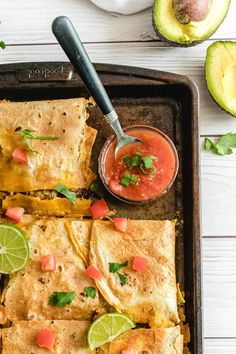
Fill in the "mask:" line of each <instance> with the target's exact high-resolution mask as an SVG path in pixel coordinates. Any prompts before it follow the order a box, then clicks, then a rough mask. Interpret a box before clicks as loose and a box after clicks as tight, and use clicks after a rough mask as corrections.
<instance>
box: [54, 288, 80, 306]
mask: <svg viewBox="0 0 236 354" xmlns="http://www.w3.org/2000/svg"><path fill="white" fill-rule="evenodd" d="M75 295H76V292H75V291H70V292H65V291H61V292H60V291H54V292H53V294H52V295H51V296H50V299H49V303H50V305H53V306H56V307H65V306H66V305H70V304H71V302H72V301H73V300H74V298H75Z"/></svg>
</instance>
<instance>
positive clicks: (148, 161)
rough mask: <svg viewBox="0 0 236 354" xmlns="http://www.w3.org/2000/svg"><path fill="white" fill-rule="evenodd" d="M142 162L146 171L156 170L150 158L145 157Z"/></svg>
mask: <svg viewBox="0 0 236 354" xmlns="http://www.w3.org/2000/svg"><path fill="white" fill-rule="evenodd" d="M142 162H143V167H144V168H145V169H149V168H154V165H153V162H152V158H151V157H150V156H146V157H143V158H142Z"/></svg>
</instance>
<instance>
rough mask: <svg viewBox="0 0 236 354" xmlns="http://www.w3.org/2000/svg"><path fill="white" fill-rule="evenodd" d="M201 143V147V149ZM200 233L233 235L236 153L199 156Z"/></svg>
mask: <svg viewBox="0 0 236 354" xmlns="http://www.w3.org/2000/svg"><path fill="white" fill-rule="evenodd" d="M202 141H203V139H202V140H201V148H202ZM201 177H202V178H201V183H202V234H203V236H212V235H214V236H225V235H227V236H235V235H236V202H235V201H236V153H234V154H233V155H229V156H217V155H214V154H212V153H210V152H205V151H202V153H201Z"/></svg>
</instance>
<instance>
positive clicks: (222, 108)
mask: <svg viewBox="0 0 236 354" xmlns="http://www.w3.org/2000/svg"><path fill="white" fill-rule="evenodd" d="M232 42H233V41H216V42H214V44H216V43H224V44H227V43H232ZM235 45H236V43H235ZM208 49H209V47H208ZM206 62H207V55H206V60H205V83H206V86H207V90H208V92H209V94H210V96H211V98H212V100H213V101H214V102H215V103H216V104H217V106H218V107H220V108H221V110H222V111H223V112H225V113H227V114H228V115H230V116H231V117H234V118H236V114H234V113H232V112H231V111H230V110H227V109H226V108H225V107H222V106H221V104H220V103H219V102H217V100H216V99H215V97H214V96H213V95H212V93H211V91H210V90H209V88H208V82H207V78H206V72H207V65H206Z"/></svg>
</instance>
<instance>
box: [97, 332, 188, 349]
mask: <svg viewBox="0 0 236 354" xmlns="http://www.w3.org/2000/svg"><path fill="white" fill-rule="evenodd" d="M131 348H132V349H133V350H134V351H136V352H137V353H150V354H182V353H183V336H182V335H181V334H180V327H179V326H177V327H172V328H158V329H145V328H140V329H134V330H130V331H128V332H125V333H124V334H123V335H121V336H119V337H118V338H117V339H115V340H114V341H112V342H111V343H109V344H108V345H106V346H104V347H102V348H101V349H100V353H101V354H120V353H121V352H122V350H128V349H131Z"/></svg>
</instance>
